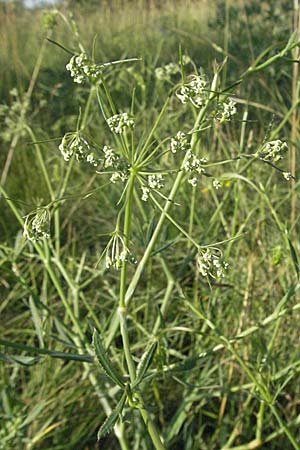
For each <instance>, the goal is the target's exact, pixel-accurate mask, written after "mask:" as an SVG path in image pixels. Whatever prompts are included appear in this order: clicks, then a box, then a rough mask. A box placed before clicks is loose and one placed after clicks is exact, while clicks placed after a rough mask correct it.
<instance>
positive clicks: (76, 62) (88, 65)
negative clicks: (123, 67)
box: [66, 53, 102, 84]
mask: <svg viewBox="0 0 300 450" xmlns="http://www.w3.org/2000/svg"><path fill="white" fill-rule="evenodd" d="M66 69H67V70H68V71H69V72H70V73H71V77H72V78H74V82H75V83H78V84H81V83H83V81H85V79H90V80H91V81H93V80H97V79H98V78H99V76H100V75H101V73H102V70H101V66H97V64H94V63H92V62H91V61H90V60H89V59H88V57H87V55H86V54H85V53H81V54H80V55H74V56H72V58H71V59H70V61H69V62H68V64H67V65H66Z"/></svg>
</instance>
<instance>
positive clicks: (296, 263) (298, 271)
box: [288, 239, 300, 280]
mask: <svg viewBox="0 0 300 450" xmlns="http://www.w3.org/2000/svg"><path fill="white" fill-rule="evenodd" d="M288 241H289V246H290V251H291V256H292V260H293V263H294V267H295V271H296V274H297V278H298V280H299V278H300V268H299V261H298V258H297V253H296V250H295V248H294V246H293V244H292V242H291V241H290V239H288Z"/></svg>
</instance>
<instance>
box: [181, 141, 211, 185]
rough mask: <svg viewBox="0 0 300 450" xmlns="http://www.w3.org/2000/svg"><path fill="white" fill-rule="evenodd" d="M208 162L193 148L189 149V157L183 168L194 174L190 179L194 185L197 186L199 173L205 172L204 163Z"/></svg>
mask: <svg viewBox="0 0 300 450" xmlns="http://www.w3.org/2000/svg"><path fill="white" fill-rule="evenodd" d="M206 163H207V159H206V158H198V157H197V156H196V155H194V153H193V152H192V151H191V150H188V152H187V159H186V161H185V163H184V165H183V170H184V171H185V172H188V173H190V174H192V175H193V176H192V177H190V178H189V179H188V182H189V183H190V184H191V185H192V186H196V185H197V183H198V179H199V175H201V174H203V173H205V168H204V167H203V164H206Z"/></svg>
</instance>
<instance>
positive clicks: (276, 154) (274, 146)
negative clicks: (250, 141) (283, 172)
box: [258, 139, 288, 162]
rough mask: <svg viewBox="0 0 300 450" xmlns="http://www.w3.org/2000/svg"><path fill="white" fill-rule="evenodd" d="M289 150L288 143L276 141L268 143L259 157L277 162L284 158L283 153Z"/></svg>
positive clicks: (260, 151)
mask: <svg viewBox="0 0 300 450" xmlns="http://www.w3.org/2000/svg"><path fill="white" fill-rule="evenodd" d="M287 150H288V145H287V143H286V142H283V141H281V140H280V139H276V140H274V141H270V142H267V143H266V144H265V145H264V146H263V148H262V149H261V150H259V151H258V155H259V156H260V157H261V158H263V159H266V160H267V161H273V162H277V161H279V160H280V159H282V158H283V153H284V152H286V151H287Z"/></svg>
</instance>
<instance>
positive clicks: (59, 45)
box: [46, 38, 76, 56]
mask: <svg viewBox="0 0 300 450" xmlns="http://www.w3.org/2000/svg"><path fill="white" fill-rule="evenodd" d="M46 39H47V41H49V42H51V44H54V45H57V47H59V48H61V49H62V50H64V51H65V52H66V53H69V55H72V56H74V55H76V53H75V52H72V51H71V50H69V49H67V48H66V47H64V46H63V45H62V44H60V43H59V42H56V41H54V40H53V39H50V38H46Z"/></svg>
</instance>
